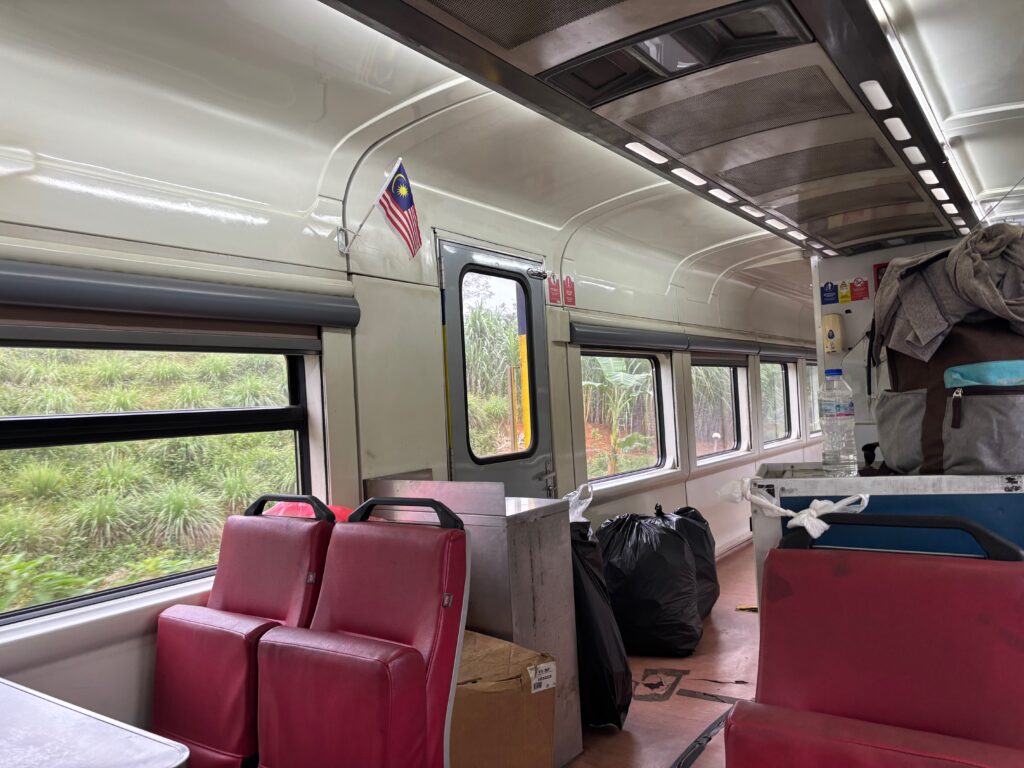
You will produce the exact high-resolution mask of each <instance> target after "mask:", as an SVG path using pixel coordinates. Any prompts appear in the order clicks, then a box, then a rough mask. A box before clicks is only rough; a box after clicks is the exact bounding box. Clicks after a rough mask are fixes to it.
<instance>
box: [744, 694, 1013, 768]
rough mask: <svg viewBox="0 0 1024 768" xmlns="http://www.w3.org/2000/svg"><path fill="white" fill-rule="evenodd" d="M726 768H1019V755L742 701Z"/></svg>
mask: <svg viewBox="0 0 1024 768" xmlns="http://www.w3.org/2000/svg"><path fill="white" fill-rule="evenodd" d="M725 754H726V762H727V764H728V766H729V768H942V767H945V766H975V767H976V768H1020V766H1022V765H1024V752H1020V751H1017V750H1015V749H1009V748H1007V747H1000V746H995V745H993V744H983V743H980V742H977V741H970V740H967V739H958V738H953V737H951V736H941V735H939V734H935V733H925V732H923V731H914V730H909V729H906V728H896V727H894V726H890V725H878V724H876V723H869V722H865V721H863V720H851V719H849V718H845V717H835V716H832V715H822V714H819V713H816V712H799V711H795V710H792V709H786V708H783V707H773V706H769V705H767V704H754V703H753V702H746V701H742V702H740V703H738V704H737V705H736V706H735V707H734V708H733V710H732V712H730V713H729V719H728V720H727V721H726V724H725Z"/></svg>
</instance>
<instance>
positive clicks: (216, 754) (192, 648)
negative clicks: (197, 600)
mask: <svg viewBox="0 0 1024 768" xmlns="http://www.w3.org/2000/svg"><path fill="white" fill-rule="evenodd" d="M261 501H263V500H262V499H261ZM257 503H259V502H257ZM256 506H257V505H256V504H254V505H253V506H252V507H250V508H249V509H248V510H246V515H245V516H232V517H229V518H228V520H227V522H226V523H225V525H224V533H223V536H222V538H221V545H220V558H219V560H218V564H217V572H216V575H215V576H214V580H213V587H212V589H211V591H210V597H209V600H208V601H207V605H206V606H205V607H203V606H197V605H174V606H171V607H170V608H168V609H167V610H165V611H164V612H163V613H161V614H160V618H159V621H158V624H157V643H156V671H155V677H154V687H153V718H152V726H151V727H152V730H153V731H154V732H155V733H158V734H160V735H162V736H166V737H168V738H171V739H174V740H176V741H180V742H183V743H185V744H186V745H187V746H188V748H189V750H190V752H191V757H190V759H189V766H190V767H191V768H239V766H241V765H242V764H243V761H245V760H246V759H248V758H251V757H252V756H253V755H255V753H256V750H257V748H258V739H257V734H256V694H257V678H256V673H257V663H256V651H257V645H258V643H259V639H260V638H261V637H262V636H263V634H264V633H266V632H267V631H268V630H270V629H271V628H273V627H277V626H281V625H284V626H290V627H305V626H309V623H310V620H311V619H312V615H313V610H314V608H315V606H316V599H317V594H318V593H319V590H320V584H321V581H322V572H323V567H324V561H325V559H326V553H327V545H328V542H329V540H330V533H331V530H332V529H333V527H334V525H333V518H328V517H326V516H325V515H324V514H323V513H322V511H321V516H320V519H315V520H311V519H303V518H289V517H263V516H262V515H260V514H259V512H260V510H261V509H262V506H260V507H259V508H256ZM321 506H322V505H321ZM254 508H256V509H255V512H254V511H253V510H254Z"/></svg>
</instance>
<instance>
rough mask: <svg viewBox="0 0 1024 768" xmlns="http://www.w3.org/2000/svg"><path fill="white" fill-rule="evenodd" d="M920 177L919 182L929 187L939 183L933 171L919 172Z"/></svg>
mask: <svg viewBox="0 0 1024 768" xmlns="http://www.w3.org/2000/svg"><path fill="white" fill-rule="evenodd" d="M920 176H921V181H923V182H924V183H925V184H928V185H929V186H930V185H934V184H938V183H939V177H938V176H936V175H935V171H921V173H920Z"/></svg>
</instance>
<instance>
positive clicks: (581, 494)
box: [562, 483, 594, 523]
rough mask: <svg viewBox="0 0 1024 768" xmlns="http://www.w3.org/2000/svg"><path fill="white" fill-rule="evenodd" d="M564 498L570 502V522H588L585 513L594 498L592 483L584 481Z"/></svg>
mask: <svg viewBox="0 0 1024 768" xmlns="http://www.w3.org/2000/svg"><path fill="white" fill-rule="evenodd" d="M562 498H563V499H565V500H566V501H568V502H569V522H570V523H585V522H587V518H585V517H584V516H583V513H584V512H586V511H587V507H589V506H590V502H591V501H593V500H594V489H593V488H591V487H590V483H584V484H583V485H581V486H580V487H579V488H577V489H576V490H575V491H572V492H571V493H568V494H566V495H565V496H563V497H562Z"/></svg>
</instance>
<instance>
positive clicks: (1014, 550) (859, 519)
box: [779, 512, 1024, 562]
mask: <svg viewBox="0 0 1024 768" xmlns="http://www.w3.org/2000/svg"><path fill="white" fill-rule="evenodd" d="M820 519H821V520H822V521H823V522H825V523H828V524H829V526H833V525H859V526H862V527H865V526H866V527H876V528H933V529H934V528H946V529H950V530H955V531H963V532H964V533H966V534H968V535H969V536H970V537H971V538H973V539H974V541H975V542H976V543H977V545H978V546H979V547H981V551H982V552H984V553H985V556H986V557H987V558H988V559H989V560H1003V561H1007V562H1021V561H1024V551H1021V548H1020V547H1018V546H1017V545H1016V544H1014V543H1013V542H1012V541H1009V540H1008V539H1004V538H1003V537H1002V536H1000V535H999V534H996V533H993V532H992V531H990V530H989V529H988V528H986V527H985V526H983V525H979V524H978V523H976V522H974V521H973V520H967V519H966V518H963V517H955V516H952V515H865V514H855V513H851V512H829V513H828V514H825V515H822V516H821V518H820ZM813 542H814V539H813V538H811V535H810V534H809V533H808V532H807V529H805V528H797V529H795V530H794V531H793V532H792V533H789V534H787V535H786V536H785V537H783V539H782V541H781V542H780V543H779V549H810V548H811V546H812V544H813Z"/></svg>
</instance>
